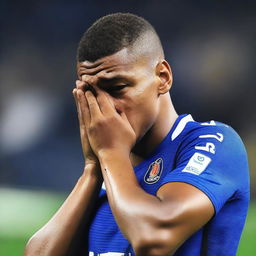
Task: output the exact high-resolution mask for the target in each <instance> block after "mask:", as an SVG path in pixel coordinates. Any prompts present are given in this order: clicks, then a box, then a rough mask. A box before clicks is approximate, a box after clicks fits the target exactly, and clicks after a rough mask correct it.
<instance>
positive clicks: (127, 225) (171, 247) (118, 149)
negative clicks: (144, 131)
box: [83, 91, 214, 256]
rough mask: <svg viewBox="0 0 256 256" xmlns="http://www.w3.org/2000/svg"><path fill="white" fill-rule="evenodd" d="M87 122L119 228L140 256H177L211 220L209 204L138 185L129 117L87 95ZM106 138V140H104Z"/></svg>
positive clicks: (181, 187) (178, 188)
mask: <svg viewBox="0 0 256 256" xmlns="http://www.w3.org/2000/svg"><path fill="white" fill-rule="evenodd" d="M85 95H86V98H87V101H88V108H85V111H84V113H83V116H84V117H85V120H86V122H85V124H86V126H87V131H88V138H89V140H90V144H91V146H92V149H93V150H94V152H95V154H97V157H98V159H99V161H100V165H101V170H102V174H103V177H104V182H105V185H106V190H107V196H108V200H109V203H110V207H111V210H112V212H113V214H114V217H115V219H116V222H117V224H118V226H119V228H120V229H121V231H122V232H123V234H124V235H125V236H126V238H127V239H128V240H129V241H130V243H131V245H132V247H133V249H134V251H135V253H136V255H138V256H160V255H161V256H165V255H171V254H173V253H174V252H175V251H176V250H177V248H178V247H179V246H180V245H181V244H182V243H183V242H184V241H185V240H186V239H188V238H189V237H190V236H191V235H192V234H193V233H194V232H196V231H197V230H198V229H200V228H201V227H202V226H203V225H205V224H206V223H207V222H208V221H209V220H210V219H211V217H212V216H213V214H214V208H213V205H212V203H211V201H210V199H209V198H208V197H207V196H206V195H205V194H204V193H203V192H201V191H200V190H199V189H197V188H195V187H193V186H191V185H189V184H186V183H182V182H172V183H168V184H165V185H163V186H162V187H161V188H160V189H159V191H158V193H157V195H156V196H154V195H151V194H148V193H146V192H145V191H144V190H143V189H142V188H141V187H140V185H139V184H138V182H137V179H136V176H135V174H134V171H133V167H132V164H131V161H130V158H129V155H130V150H131V148H132V146H133V145H134V143H135V137H136V136H135V132H134V131H133V129H132V127H131V125H130V124H129V122H128V119H127V117H126V115H125V113H122V112H121V113H117V111H116V110H115V109H114V108H113V105H112V104H111V103H110V101H109V99H108V97H107V96H106V95H105V94H104V93H102V92H100V91H99V92H98V95H97V100H96V97H95V96H94V95H93V94H92V93H91V92H90V91H87V92H86V93H85ZM106 135H107V136H106Z"/></svg>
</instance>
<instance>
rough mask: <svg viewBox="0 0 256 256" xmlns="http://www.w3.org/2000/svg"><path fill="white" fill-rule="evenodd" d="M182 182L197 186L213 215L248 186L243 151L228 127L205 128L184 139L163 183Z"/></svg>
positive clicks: (245, 159)
mask: <svg viewBox="0 0 256 256" xmlns="http://www.w3.org/2000/svg"><path fill="white" fill-rule="evenodd" d="M168 182H185V183H188V184H191V185H193V186H195V187H197V188H198V189H199V190H201V191H202V192H203V193H205V194H206V195H207V196H208V197H209V199H210V200H211V202H212V204H213V206H214V208H215V214H217V213H218V212H219V211H220V209H221V208H222V207H223V205H224V204H225V203H226V202H227V201H228V200H231V199H234V198H235V197H237V196H239V192H240V191H241V190H242V188H243V187H244V188H246V187H248V163H247V156H246V151H245V148H244V146H243V143H242V141H241V139H240V137H239V136H238V135H237V133H236V132H235V131H234V130H233V129H232V128H230V127H224V128H223V127H222V128H219V127H206V128H204V129H198V130H196V131H194V132H193V133H192V134H190V136H188V137H186V138H184V139H183V141H182V142H181V145H180V149H179V151H177V155H176V163H175V167H174V169H173V170H170V171H169V172H168V173H167V175H166V176H165V177H164V179H163V180H162V183H161V185H163V184H166V183H168Z"/></svg>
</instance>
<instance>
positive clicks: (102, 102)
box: [96, 90, 115, 115]
mask: <svg viewBox="0 0 256 256" xmlns="http://www.w3.org/2000/svg"><path fill="white" fill-rule="evenodd" d="M96 91H97V101H98V104H99V107H100V110H101V112H102V114H104V115H109V114H113V113H114V112H115V106H114V104H113V102H112V101H110V99H109V98H108V96H107V94H106V93H105V92H102V91H100V90H96Z"/></svg>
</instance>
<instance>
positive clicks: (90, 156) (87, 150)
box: [73, 80, 100, 168]
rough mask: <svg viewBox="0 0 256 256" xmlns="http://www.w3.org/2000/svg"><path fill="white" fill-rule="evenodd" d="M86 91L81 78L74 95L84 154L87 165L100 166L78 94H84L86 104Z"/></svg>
mask: <svg viewBox="0 0 256 256" xmlns="http://www.w3.org/2000/svg"><path fill="white" fill-rule="evenodd" d="M84 92H85V83H84V82H82V81H80V80H77V81H76V88H75V89H73V95H74V98H75V102H76V107H77V113H78V119H79V127H80V137H81V143H82V149H83V154H84V158H85V165H88V164H94V165H96V166H97V167H99V168H100V164H99V160H98V158H97V156H96V155H95V154H94V152H93V150H92V148H91V146H90V143H89V140H88V136H87V132H86V127H85V123H84V120H83V117H82V112H81V106H80V104H79V101H78V94H80V95H81V96H82V98H83V99H84V101H85V104H87V101H86V99H85V96H84Z"/></svg>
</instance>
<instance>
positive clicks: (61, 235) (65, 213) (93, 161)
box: [25, 81, 103, 256]
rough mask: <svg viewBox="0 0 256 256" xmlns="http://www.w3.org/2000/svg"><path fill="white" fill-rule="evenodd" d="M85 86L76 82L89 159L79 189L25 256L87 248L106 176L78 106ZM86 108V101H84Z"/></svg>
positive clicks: (53, 255)
mask: <svg viewBox="0 0 256 256" xmlns="http://www.w3.org/2000/svg"><path fill="white" fill-rule="evenodd" d="M83 86H84V84H83V83H82V82H80V81H77V82H76V89H74V90H73V95H74V98H75V101H76V105H77V111H78V118H79V125H80V135H81V142H82V149H83V153H84V157H85V159H86V163H85V168H84V172H83V174H82V176H81V177H80V178H79V180H78V182H77V184H76V186H75V187H74V189H73V191H72V192H71V194H70V195H69V196H68V198H67V199H66V201H65V202H64V203H63V205H62V206H61V207H60V209H59V210H58V211H57V213H56V214H55V215H54V216H53V217H52V218H51V219H50V220H49V222H48V223H47V224H46V225H45V226H44V227H42V228H41V229H40V230H39V231H38V232H37V233H36V234H35V235H34V236H33V237H32V238H31V239H30V240H29V242H28V244H27V246H26V248H25V256H32V255H33V256H39V255H40V256H42V255H43V256H60V255H77V256H79V255H80V254H81V253H82V251H83V250H84V248H85V247H86V243H87V241H86V240H85V232H86V229H87V228H88V220H89V218H90V216H91V214H92V211H93V208H94V205H95V201H96V199H97V196H98V193H99V190H100V188H101V185H102V180H103V179H102V175H101V171H100V165H99V161H98V159H97V157H96V156H95V154H94V153H93V151H92V149H91V147H90V144H89V141H88V136H87V133H86V129H85V124H84V119H83V117H82V114H81V111H82V107H84V105H83V106H81V104H80V103H79V102H78V97H79V95H78V94H79V93H78V91H80V94H81V95H83V93H82V90H83V89H84V88H83ZM81 101H82V103H84V104H86V102H85V97H84V96H83V97H82V98H81Z"/></svg>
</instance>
